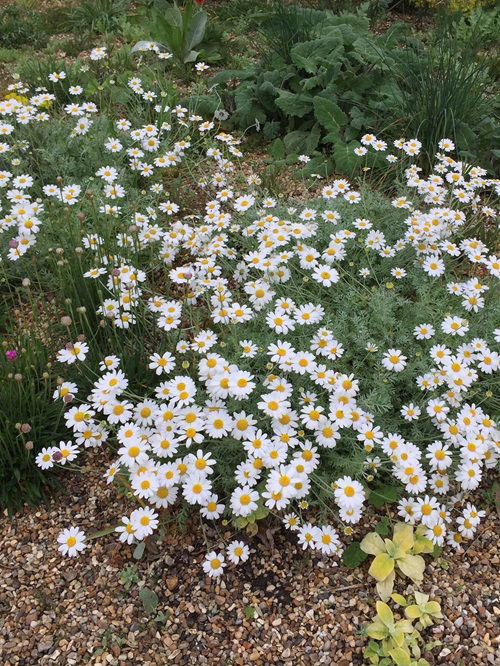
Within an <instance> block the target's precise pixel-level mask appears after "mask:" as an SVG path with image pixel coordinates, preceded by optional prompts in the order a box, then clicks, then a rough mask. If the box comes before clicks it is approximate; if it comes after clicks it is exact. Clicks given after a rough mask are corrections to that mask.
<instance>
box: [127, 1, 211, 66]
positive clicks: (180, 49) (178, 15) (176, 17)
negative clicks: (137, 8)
mask: <svg viewBox="0 0 500 666" xmlns="http://www.w3.org/2000/svg"><path fill="white" fill-rule="evenodd" d="M207 21H208V15H207V13H206V11H205V10H204V9H201V8H200V7H199V6H198V5H197V3H196V2H195V1H194V0H187V2H186V3H185V5H184V6H183V8H182V9H181V8H180V7H179V5H178V4H177V2H176V1H175V0H174V3H173V4H172V5H170V6H168V7H167V8H166V9H165V10H164V12H160V11H159V10H157V9H155V10H153V13H152V22H151V24H150V26H149V32H150V34H151V35H152V38H153V39H154V40H155V42H157V43H158V45H159V46H161V47H163V48H165V49H168V51H170V52H171V53H172V55H173V56H174V58H175V59H176V60H177V62H178V63H179V64H181V65H185V64H186V63H190V62H194V61H195V60H196V58H197V57H198V54H199V51H197V50H195V49H196V48H197V47H199V46H200V44H201V42H202V41H203V38H204V36H205V32H206V29H207ZM147 44H148V42H144V41H140V42H137V44H136V45H135V46H134V48H133V49H132V51H133V52H135V51H141V50H144V47H145V45H147Z"/></svg>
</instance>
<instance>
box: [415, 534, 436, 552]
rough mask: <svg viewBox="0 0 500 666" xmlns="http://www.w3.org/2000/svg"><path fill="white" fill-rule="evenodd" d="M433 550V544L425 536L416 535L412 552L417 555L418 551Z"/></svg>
mask: <svg viewBox="0 0 500 666" xmlns="http://www.w3.org/2000/svg"><path fill="white" fill-rule="evenodd" d="M433 550H434V544H433V543H432V541H431V540H430V539H427V537H421V536H419V537H417V538H416V539H415V543H414V545H413V552H414V553H415V555H418V554H419V553H432V551H433Z"/></svg>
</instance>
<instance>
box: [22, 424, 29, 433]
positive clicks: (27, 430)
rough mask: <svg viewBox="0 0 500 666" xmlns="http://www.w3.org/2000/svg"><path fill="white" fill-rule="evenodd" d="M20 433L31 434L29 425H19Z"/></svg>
mask: <svg viewBox="0 0 500 666" xmlns="http://www.w3.org/2000/svg"><path fill="white" fill-rule="evenodd" d="M21 432H24V433H25V434H27V433H28V432H31V426H30V424H29V423H23V424H22V425H21Z"/></svg>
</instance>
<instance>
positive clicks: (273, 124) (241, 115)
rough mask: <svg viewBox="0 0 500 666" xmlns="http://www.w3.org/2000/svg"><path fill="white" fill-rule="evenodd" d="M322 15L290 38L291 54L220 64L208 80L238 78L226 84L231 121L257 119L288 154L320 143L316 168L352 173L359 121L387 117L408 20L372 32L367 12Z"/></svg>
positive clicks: (366, 124)
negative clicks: (243, 66)
mask: <svg viewBox="0 0 500 666" xmlns="http://www.w3.org/2000/svg"><path fill="white" fill-rule="evenodd" d="M322 15H323V19H322V20H321V21H320V22H318V23H317V24H315V25H314V26H313V27H311V28H310V32H311V34H310V35H309V36H308V38H307V39H306V40H305V41H301V42H298V43H295V44H293V45H292V46H291V48H290V49H289V61H290V62H287V60H286V59H284V57H283V55H280V54H279V53H276V52H275V53H274V54H272V55H271V56H268V57H266V58H263V59H262V60H261V61H260V63H258V65H257V66H256V67H255V68H254V69H253V70H245V71H238V70H232V71H226V72H220V73H217V74H216V75H215V76H213V77H212V79H211V81H210V83H211V84H222V83H227V82H230V81H234V80H237V81H238V82H239V83H238V84H237V85H236V86H235V87H232V85H229V87H227V88H226V89H225V93H226V96H227V103H228V106H229V107H231V109H232V112H233V113H232V117H231V123H232V124H233V125H234V126H237V127H242V128H248V127H250V126H253V127H257V129H259V130H261V131H262V135H263V137H264V138H265V139H267V140H272V139H275V138H276V137H278V135H281V137H282V138H281V137H280V141H281V140H282V141H283V147H284V152H285V153H286V154H298V153H306V154H308V155H311V154H313V153H314V151H316V150H319V149H323V150H324V151H325V153H326V155H325V156H324V157H323V158H322V159H321V161H319V160H317V161H316V162H315V163H314V164H313V165H312V166H311V169H312V168H314V169H315V170H316V173H318V172H321V173H322V171H323V170H325V171H326V172H328V171H331V170H332V169H333V167H334V166H335V167H336V168H337V169H340V170H343V171H344V172H347V173H348V172H350V171H352V170H353V169H354V168H355V166H356V165H357V162H356V156H355V155H354V153H353V149H354V148H355V147H356V146H358V145H359V144H358V142H357V141H356V138H357V137H358V136H359V134H360V130H361V128H370V127H374V126H380V125H381V124H384V123H385V122H386V120H385V115H386V109H387V107H388V100H389V98H390V96H391V94H392V91H391V87H390V85H389V83H388V81H387V76H388V73H389V72H390V69H391V67H392V66H393V65H394V60H393V57H392V54H393V51H394V49H395V47H396V46H397V44H398V43H399V41H400V39H401V36H402V31H403V27H402V26H400V25H393V26H391V28H390V29H389V30H388V31H387V32H386V33H385V34H384V35H379V36H375V35H372V34H371V33H370V32H369V20H368V18H367V17H366V16H364V15H363V14H342V15H341V16H334V15H332V14H330V13H329V12H323V13H322ZM289 41H291V40H289ZM287 43H288V42H287ZM274 50H275V51H280V50H283V49H281V48H279V47H276V48H275V49H274ZM285 55H286V58H287V59H288V55H287V54H285Z"/></svg>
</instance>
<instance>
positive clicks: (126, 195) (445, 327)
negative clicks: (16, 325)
mask: <svg viewBox="0 0 500 666" xmlns="http://www.w3.org/2000/svg"><path fill="white" fill-rule="evenodd" d="M93 54H94V55H93V57H94V59H95V58H97V59H98V60H101V59H103V60H104V59H106V57H107V54H106V51H105V50H103V49H100V50H99V52H98V53H96V52H95V51H94V52H93ZM91 58H92V54H91ZM98 64H99V63H98ZM96 69H99V67H97V68H96ZM101 72H103V74H101V75H102V76H105V77H106V76H107V74H106V73H105V68H102V69H101ZM52 74H53V75H54V76H52V81H53V82H54V85H59V86H62V87H63V89H64V91H65V92H66V90H67V91H68V94H74V95H75V96H76V99H77V100H78V101H77V102H75V104H72V105H70V106H68V107H67V108H65V107H62V108H61V107H60V106H58V105H55V104H54V105H53V106H50V105H49V107H47V106H46V104H47V102H50V101H53V100H52V97H51V96H50V93H44V92H43V91H32V90H30V89H29V88H28V87H26V86H25V85H24V84H23V83H21V82H19V83H18V84H16V86H17V87H16V88H15V90H16V92H17V93H19V95H22V96H24V97H25V98H26V99H27V100H28V103H27V104H26V103H23V102H20V101H12V100H6V101H2V102H0V113H2V115H4V116H5V117H6V120H5V122H3V124H2V129H3V130H4V131H3V135H4V138H3V139H2V142H1V144H0V147H1V151H2V153H3V154H4V155H3V157H2V159H5V157H7V159H8V160H9V162H8V165H9V168H5V169H4V170H3V171H1V172H0V179H1V182H2V183H3V185H4V187H3V188H2V192H3V195H2V204H3V210H4V212H5V216H4V217H3V218H2V219H1V221H0V225H1V228H2V230H3V231H4V232H5V234H4V236H3V249H2V256H3V259H4V261H3V262H2V266H3V267H6V270H7V271H8V272H14V271H18V272H19V271H22V270H27V268H28V266H29V265H30V262H29V259H30V256H33V252H34V247H35V243H36V250H37V254H38V258H39V261H43V268H44V271H45V272H46V274H47V275H50V276H51V279H53V280H56V281H57V284H58V288H59V289H60V290H61V291H62V292H64V295H65V298H64V300H63V302H62V303H61V306H64V307H65V308H67V309H65V310H64V313H65V314H66V315H67V316H68V320H67V326H65V329H66V330H65V339H66V342H65V344H62V345H61V347H60V350H59V352H58V353H57V354H56V358H55V359H54V360H55V364H56V365H55V367H56V369H57V371H58V373H59V375H60V377H61V380H60V382H58V387H57V389H56V391H55V392H54V394H53V395H54V400H55V401H56V404H57V405H59V406H62V407H63V408H64V415H63V420H64V424H65V426H66V434H65V435H64V436H63V437H61V438H58V441H56V442H53V443H51V444H50V445H48V446H46V447H44V449H43V450H42V451H40V452H39V454H38V455H37V458H36V460H37V463H38V465H39V466H40V467H41V468H44V469H52V470H53V469H54V468H60V469H61V470H63V469H66V470H72V469H73V470H74V469H84V468H83V467H82V466H83V465H84V464H85V462H84V460H83V458H84V457H85V456H84V452H85V451H86V449H95V450H96V451H97V455H98V450H99V449H102V451H103V460H106V463H103V469H102V475H103V478H104V479H105V482H106V483H109V484H113V485H115V486H116V487H117V492H119V493H120V497H121V500H120V501H121V502H122V510H121V511H120V512H119V515H117V516H116V522H115V523H114V524H113V525H111V526H109V527H108V528H107V531H108V532H110V533H111V532H113V533H115V535H116V538H117V539H118V540H119V541H121V542H123V543H126V544H130V545H134V546H135V547H139V550H140V548H141V546H142V547H144V546H143V544H144V543H145V542H146V541H147V540H148V539H150V538H156V537H158V535H160V534H161V533H162V531H163V530H164V529H168V526H169V524H170V523H172V522H173V521H176V520H181V519H182V517H185V516H186V515H187V513H188V512H190V513H191V514H192V515H194V516H198V517H199V520H200V521H201V522H202V523H205V521H210V522H215V523H216V524H217V522H220V523H222V524H223V525H224V528H225V530H224V535H225V536H224V537H220V539H219V540H218V541H217V542H210V541H209V540H208V538H207V544H206V545H207V553H208V554H207V556H206V558H205V562H204V565H203V569H204V571H205V572H206V573H207V574H208V575H209V576H211V577H217V576H219V575H221V574H222V573H223V572H224V570H225V569H227V568H228V567H232V566H235V565H237V564H238V563H239V562H244V561H245V560H246V559H248V557H249V556H250V552H251V550H250V547H249V545H248V544H247V543H245V536H244V533H243V534H242V533H241V530H242V529H243V528H244V529H247V528H248V530H249V531H250V532H251V531H254V530H255V526H256V525H257V528H258V525H259V521H260V520H262V519H263V518H264V517H266V516H268V517H269V519H270V517H271V516H272V517H274V518H275V519H277V520H281V521H283V523H284V524H285V526H286V527H287V528H288V529H290V530H291V531H293V532H294V534H295V535H296V538H297V541H298V543H299V544H300V545H301V546H302V547H303V548H304V549H310V550H312V551H314V552H315V553H317V554H321V555H323V556H331V557H333V558H337V557H338V556H339V555H340V554H341V553H342V550H343V548H344V543H345V538H344V537H346V536H349V534H350V533H351V532H352V525H355V524H360V523H361V524H362V521H363V517H364V513H365V510H366V500H367V497H368V495H369V494H370V493H372V492H374V493H375V492H376V491H377V489H378V488H380V486H381V485H383V484H385V485H388V484H389V485H392V486H393V487H394V488H395V489H396V491H397V495H398V496H401V500H400V502H399V505H398V507H397V513H398V516H399V517H400V518H401V519H402V520H403V521H404V522H405V523H406V524H407V525H406V526H405V527H398V528H397V529H396V535H395V537H394V539H393V540H390V541H389V540H387V542H382V545H380V543H378V545H379V546H380V548H381V549H382V550H381V551H380V552H378V550H377V552H376V556H380V555H382V554H385V557H384V558H383V559H384V562H383V567H380V566H379V565H376V566H375V571H376V573H377V576H378V577H379V578H380V581H379V582H383V581H385V580H386V579H387V578H388V577H390V576H391V571H393V569H395V568H398V569H399V570H401V571H402V572H403V573H405V574H406V575H410V577H413V578H415V579H417V580H418V578H419V577H420V573H421V565H420V564H419V562H420V559H419V558H420V555H419V553H421V552H423V550H426V549H428V548H430V545H428V544H430V543H431V542H432V544H433V545H436V544H437V545H439V546H442V545H444V544H445V543H446V544H448V545H449V547H451V548H460V544H461V542H462V541H463V540H467V539H469V538H471V537H472V536H473V535H474V532H475V530H476V529H477V525H478V524H479V522H480V519H481V516H482V512H481V511H480V510H479V509H478V508H477V507H476V505H475V503H474V502H475V498H474V491H475V490H476V489H477V488H478V487H479V484H480V482H481V480H482V478H483V477H484V475H485V474H486V473H487V471H488V470H489V469H492V468H493V467H495V465H496V460H497V457H498V449H499V441H500V437H499V432H498V427H497V424H496V423H495V420H494V414H495V410H496V408H497V405H498V403H497V402H496V399H495V397H494V395H493V388H494V384H493V381H494V380H493V377H494V372H496V371H497V370H498V367H499V356H498V353H497V352H496V351H495V344H496V343H497V342H498V341H499V339H500V331H499V330H498V329H496V328H495V326H496V323H495V303H496V296H497V292H496V290H497V289H498V283H497V280H498V276H499V275H500V262H499V259H498V257H497V256H496V255H495V254H494V248H493V247H490V246H489V245H488V242H487V236H488V233H489V231H488V230H489V229H490V228H491V227H492V226H494V224H495V217H496V214H497V213H496V210H495V208H494V205H493V202H494V197H495V196H496V195H497V194H498V190H499V182H498V181H497V180H495V179H493V178H491V177H489V176H488V175H487V173H486V172H485V170H484V169H482V168H480V167H478V166H473V165H468V164H465V163H462V162H460V161H459V160H458V159H456V158H454V157H453V155H454V152H453V151H454V146H453V144H452V142H451V141H450V140H449V139H443V140H441V142H440V144H439V151H438V153H437V154H436V157H435V160H434V164H433V169H432V171H431V173H430V174H429V175H425V177H424V175H423V174H422V172H421V170H420V168H419V166H418V164H416V163H415V159H416V158H417V157H418V154H419V151H420V148H421V144H420V143H419V141H418V140H417V139H413V138H410V139H403V138H401V139H400V140H398V141H396V142H395V144H394V146H391V148H390V149H389V147H388V145H387V143H386V142H384V141H383V140H382V139H380V138H378V137H376V136H373V135H368V134H365V135H364V136H363V137H362V138H361V141H360V142H359V145H358V146H357V148H356V149H355V150H353V151H352V152H353V157H354V158H355V159H359V160H360V166H361V165H362V164H363V160H364V159H365V156H366V154H367V153H369V152H370V153H371V152H376V153H378V155H379V156H381V157H382V158H383V159H384V160H385V161H386V162H387V165H388V173H389V175H388V178H392V187H391V190H390V192H391V193H390V196H389V197H387V196H385V195H384V194H383V193H381V192H378V191H375V192H374V191H372V190H371V189H370V188H369V187H368V186H367V184H365V183H364V182H363V180H362V179H360V180H358V181H349V180H347V179H345V178H340V177H339V178H336V179H334V180H332V181H331V182H324V183H319V187H317V195H316V196H311V197H310V198H308V199H307V200H305V201H300V202H299V201H294V200H292V199H290V198H287V197H285V196H283V197H282V198H281V197H276V198H275V197H272V196H269V193H268V192H266V191H265V190H264V188H263V187H262V181H261V179H260V176H259V174H258V173H254V172H253V171H252V169H251V168H250V167H249V165H248V164H247V163H246V162H245V156H244V154H243V151H242V150H241V147H240V144H241V143H242V140H241V139H240V138H238V137H236V136H233V135H231V134H228V133H227V132H226V131H224V130H223V129H222V128H221V127H220V126H219V125H218V124H217V121H216V120H215V119H207V120H205V119H203V118H201V117H200V116H198V115H197V114H196V113H195V112H193V111H192V110H191V109H189V108H188V107H187V106H184V107H183V106H182V105H178V104H176V103H175V101H173V100H170V99H167V97H168V94H167V93H166V91H165V90H164V89H162V87H161V80H157V79H156V78H155V77H154V75H153V76H151V70H150V69H149V68H148V67H145V68H144V69H143V70H141V72H140V75H139V73H137V75H134V76H133V77H129V76H128V74H127V76H126V77H125V82H124V85H125V86H126V87H127V89H129V90H131V91H132V93H133V95H134V96H135V97H136V98H137V100H140V104H139V103H138V104H137V105H135V104H134V105H133V109H134V112H133V113H132V112H131V111H126V110H124V109H123V107H122V106H119V107H118V108H115V107H114V106H113V104H110V102H109V100H110V97H109V96H107V95H104V96H103V97H102V101H101V102H100V101H99V100H100V99H101V97H100V93H98V92H97V93H95V95H94V93H93V94H92V95H90V96H89V97H90V98H89V99H87V98H86V93H85V90H84V88H83V86H81V85H80V84H78V85H75V86H74V87H73V84H72V83H71V81H70V80H68V78H69V77H61V76H60V73H58V72H54V73H52ZM116 78H117V77H116ZM113 80H115V79H113ZM106 85H108V84H106ZM109 85H111V84H109ZM113 85H115V84H113ZM116 85H119V84H116ZM122 85H123V84H122ZM103 87H104V84H103ZM70 90H73V92H72V93H69V91H70ZM100 103H101V104H102V107H101V106H100ZM43 105H45V106H43ZM42 125H43V128H44V129H45V132H47V135H48V133H49V132H50V131H51V130H52V133H51V134H50V136H51V138H52V139H53V141H52V142H51V145H46V143H45V142H44V141H43V133H42V132H39V133H38V132H36V131H35V128H39V127H40V126H42ZM33 151H37V152H36V155H37V160H36V161H37V164H38V165H39V164H44V161H46V162H47V169H46V170H45V169H41V168H40V167H38V168H37V169H36V171H35V172H34V175H31V171H30V169H29V168H28V165H29V164H31V163H32V162H33ZM75 151H76V153H77V154H81V155H83V156H84V159H80V160H78V159H76V157H75ZM49 155H50V156H52V160H49V159H48V156H49ZM57 156H59V157H57ZM63 157H64V159H63ZM306 159H307V156H306ZM56 167H57V170H58V172H56V171H55V169H56ZM55 173H57V175H55ZM312 182H313V183H314V185H315V186H318V182H319V181H318V180H314V179H313V181H312ZM186 184H189V185H187V186H186ZM187 197H189V199H188V198H187ZM54 238H57V241H58V247H57V248H56V251H50V248H54ZM75 248H76V250H77V251H76V250H75ZM44 275H45V273H43V275H42V274H41V279H42V278H43V276H44ZM103 482H104V481H103ZM412 526H415V531H413V529H412ZM97 535H98V533H95V534H88V535H85V534H84V533H83V532H82V531H81V530H80V529H79V528H78V527H77V526H74V527H72V526H67V528H66V530H65V531H63V532H62V533H61V535H60V537H59V545H60V550H61V552H63V553H65V554H67V555H69V556H73V555H76V554H77V553H79V552H80V551H84V552H85V549H86V548H87V547H88V544H89V542H90V540H91V539H92V538H94V537H95V536H97ZM227 535H231V536H229V537H228V536H227ZM421 539H425V543H426V544H427V545H426V548H425V549H420V547H418V548H417V546H418V544H419V543H421ZM375 545H377V544H375ZM380 563H381V560H380V559H379V564H380ZM389 569H391V570H389ZM382 573H384V574H385V575H384V576H382Z"/></svg>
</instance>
